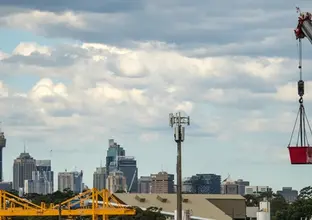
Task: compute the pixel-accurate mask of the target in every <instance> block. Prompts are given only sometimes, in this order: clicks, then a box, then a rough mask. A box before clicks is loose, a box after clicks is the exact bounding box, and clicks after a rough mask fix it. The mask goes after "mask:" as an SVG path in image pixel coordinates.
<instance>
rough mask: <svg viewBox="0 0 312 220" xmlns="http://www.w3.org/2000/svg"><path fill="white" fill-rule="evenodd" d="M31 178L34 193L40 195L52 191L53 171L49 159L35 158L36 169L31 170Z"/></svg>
mask: <svg viewBox="0 0 312 220" xmlns="http://www.w3.org/2000/svg"><path fill="white" fill-rule="evenodd" d="M32 180H33V184H34V193H37V194H42V195H47V194H52V193H53V191H54V172H53V171H52V170H51V160H36V170H35V171H33V172H32ZM25 193H26V192H25Z"/></svg>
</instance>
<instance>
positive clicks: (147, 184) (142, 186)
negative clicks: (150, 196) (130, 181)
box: [138, 176, 152, 193]
mask: <svg viewBox="0 0 312 220" xmlns="http://www.w3.org/2000/svg"><path fill="white" fill-rule="evenodd" d="M138 193H152V177H150V176H141V177H140V179H139V180H138Z"/></svg>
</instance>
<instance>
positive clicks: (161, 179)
mask: <svg viewBox="0 0 312 220" xmlns="http://www.w3.org/2000/svg"><path fill="white" fill-rule="evenodd" d="M151 179H152V193H174V175H173V174H168V173H167V172H159V173H158V174H151Z"/></svg>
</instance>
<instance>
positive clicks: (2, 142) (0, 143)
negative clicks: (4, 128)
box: [0, 132, 6, 182]
mask: <svg viewBox="0 0 312 220" xmlns="http://www.w3.org/2000/svg"><path fill="white" fill-rule="evenodd" d="M5 146H6V138H5V136H4V133H3V132H0V182H2V181H3V167H2V166H3V161H2V159H3V155H2V151H3V148H5Z"/></svg>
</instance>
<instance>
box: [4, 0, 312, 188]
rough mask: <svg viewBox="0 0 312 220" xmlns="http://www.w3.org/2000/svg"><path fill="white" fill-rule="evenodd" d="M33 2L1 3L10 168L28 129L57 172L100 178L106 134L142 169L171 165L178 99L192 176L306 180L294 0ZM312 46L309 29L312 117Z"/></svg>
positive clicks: (287, 182)
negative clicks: (293, 138) (292, 149)
mask: <svg viewBox="0 0 312 220" xmlns="http://www.w3.org/2000/svg"><path fill="white" fill-rule="evenodd" d="M34 2H35V1H34ZM34 2H32V1H28V2H26V1H14V3H13V2H12V1H2V2H1V3H0V11H2V12H3V13H0V42H1V43H0V74H1V77H0V80H1V84H0V87H1V88H0V95H1V96H0V98H1V99H2V100H1V102H0V105H1V106H0V120H1V121H3V130H4V131H5V133H6V135H7V137H8V146H7V148H6V149H5V150H4V155H5V157H4V177H5V179H6V180H12V164H13V159H14V158H15V157H17V156H18V155H19V153H20V152H21V151H23V145H24V144H23V143H24V142H25V143H26V146H27V151H28V152H30V154H31V155H32V156H34V157H35V158H36V159H48V158H50V159H52V164H53V168H54V170H55V171H56V172H60V171H63V170H65V169H68V170H71V169H73V167H77V169H79V170H80V169H82V170H84V171H85V176H84V180H85V182H86V184H87V185H89V186H91V185H92V173H93V171H94V170H95V168H96V167H97V166H99V165H100V161H101V160H102V161H104V160H105V156H106V150H107V147H108V139H109V138H114V139H115V140H116V141H117V142H118V143H120V144H121V145H122V146H123V147H124V148H125V149H126V154H127V155H129V156H135V157H136V158H137V161H138V165H139V175H140V176H143V175H149V174H151V173H155V172H159V171H161V170H162V169H163V170H166V171H168V172H170V173H175V163H176V161H175V158H176V157H175V153H176V146H175V142H174V141H173V132H172V129H171V128H170V127H169V125H168V114H169V113H170V112H176V111H182V112H183V113H184V114H187V115H190V116H191V126H189V127H187V128H186V134H187V136H186V141H185V143H184V144H183V176H185V177H186V176H190V175H194V174H196V173H217V174H220V175H222V177H224V178H225V177H226V176H227V175H228V174H231V177H232V178H233V179H238V178H242V179H245V180H249V181H250V182H251V184H252V185H269V186H272V187H273V188H274V189H275V190H277V189H279V188H281V187H283V186H293V187H295V188H296V189H300V188H302V187H305V186H307V185H309V184H310V177H309V175H306V174H305V172H308V171H309V170H310V169H311V168H310V167H309V166H292V165H290V163H289V159H288V151H287V145H288V141H289V137H290V133H291V129H292V127H293V124H294V120H295V116H296V112H297V109H298V97H297V92H296V81H297V79H298V70H297V65H298V57H297V50H296V41H295V37H294V35H293V29H294V28H295V26H296V22H297V14H296V11H295V6H296V5H295V3H294V2H290V1H287V2H286V3H285V1H281V0H277V1H274V2H268V1H264V0H260V1H252V2H250V1H248V0H237V1H235V4H234V2H232V1H227V0H222V1H220V0H212V1H202V0H198V1H192V2H190V1H184V0H182V1H181V0H179V1H176V0H174V1H170V2H168V1H145V0H137V1H131V4H129V3H126V2H124V1H122V0H119V1H107V2H105V4H104V2H102V1H97V0H94V1H93V3H92V4H89V3H88V4H87V5H86V4H85V1H76V3H75V5H72V2H71V1H62V3H56V2H51V3H50V4H47V5H38V4H37V3H34ZM300 6H301V7H302V10H304V11H312V7H310V6H309V5H308V4H306V3H305V2H300ZM221 15H222V16H221ZM281 21H283V22H281ZM311 50H312V47H311V45H310V44H309V42H308V41H307V40H305V41H304V58H305V60H304V77H305V80H306V97H305V103H306V109H307V114H308V117H309V115H310V112H311V111H310V110H309V109H312V105H311V100H312V98H311V97H312V93H311V92H310V91H311V90H310V88H311V86H312V84H311V82H310V81H311V80H312V78H311V75H310V74H308V73H309V72H310V71H311V70H312V62H311V61H310V58H311V56H310V54H311ZM311 117H312V115H311ZM309 118H310V117H309ZM311 139H312V137H311ZM51 150H52V151H53V153H52V154H50V153H49V152H50V151H51ZM299 179H300V181H299Z"/></svg>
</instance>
